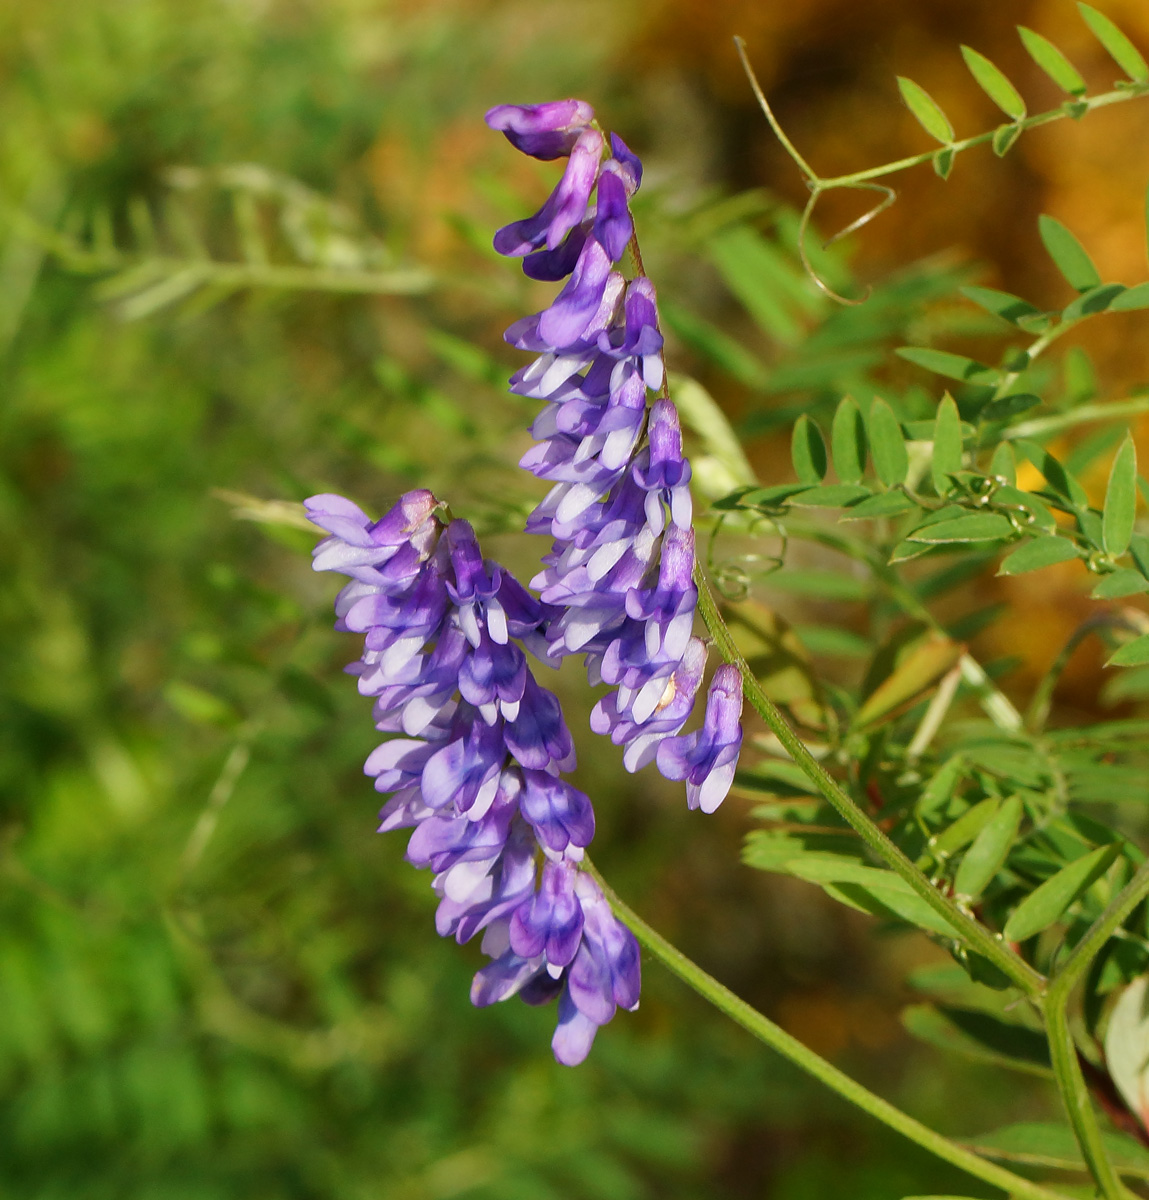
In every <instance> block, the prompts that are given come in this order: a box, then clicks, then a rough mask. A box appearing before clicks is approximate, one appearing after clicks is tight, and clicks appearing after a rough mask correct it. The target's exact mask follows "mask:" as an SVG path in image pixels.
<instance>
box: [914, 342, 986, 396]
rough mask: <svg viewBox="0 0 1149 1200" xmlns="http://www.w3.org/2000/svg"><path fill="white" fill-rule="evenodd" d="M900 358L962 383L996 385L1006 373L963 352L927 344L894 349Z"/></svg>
mask: <svg viewBox="0 0 1149 1200" xmlns="http://www.w3.org/2000/svg"><path fill="white" fill-rule="evenodd" d="M894 353H895V354H897V355H898V357H899V358H904V359H905V360H906V361H907V362H912V363H915V364H916V365H917V366H919V367H925V369H926V370H927V371H933V373H934V374H935V375H944V376H945V377H946V378H947V379H959V380H961V382H962V383H978V384H983V385H985V386H986V387H996V386H997V385H998V384H999V383H1001V381H1002V379H1003V378H1004V375H1003V374H1002V372H1001V371H1000V370H998V368H997V367H987V366H986V365H985V363H980V362H978V361H977V360H976V359H973V358H966V357H965V355H962V354H950V353H949V351H947V350H930V349H929V348H928V347H925V346H900V347H898V349H897V350H895V351H894Z"/></svg>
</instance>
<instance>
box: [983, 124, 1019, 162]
mask: <svg viewBox="0 0 1149 1200" xmlns="http://www.w3.org/2000/svg"><path fill="white" fill-rule="evenodd" d="M1019 137H1021V126H1020V125H1016V124H1010V125H999V126H998V127H997V128H996V129H995V130H994V131H993V137H992V138H991V139H990V145H991V146H992V147H993V152H994V154H996V155H997V156H998V158H1005V156H1006V155H1007V154H1008V153H1009V152H1010V151H1011V150H1012V149H1013V144H1014V142H1016V141H1017V139H1018V138H1019Z"/></svg>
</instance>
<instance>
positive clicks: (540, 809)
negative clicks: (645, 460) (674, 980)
mask: <svg viewBox="0 0 1149 1200" xmlns="http://www.w3.org/2000/svg"><path fill="white" fill-rule="evenodd" d="M608 374H609V373H608ZM603 403H604V404H605V400H604V401H603ZM619 427H620V428H621V426H619ZM595 428H596V429H597V426H596V427H595ZM610 428H614V426H613V425H611V426H610ZM587 436H588V437H589V438H590V439H591V441H592V442H593V441H594V440H595V438H597V437H598V436H599V435H598V433H597V432H588V435H587ZM604 436H606V437H608V438H609V436H610V434H609V432H608V433H606V434H605V435H604ZM584 440H585V439H584ZM308 509H309V512H310V513H311V515H312V517H313V519H314V520H315V522H316V524H317V525H320V526H321V527H322V528H323V529H324V530H326V531H327V532H328V533H329V534H330V536H329V537H327V538H325V539H324V541H323V542H322V543H320V546H319V549H318V551H317V554H316V557H315V567H316V569H317V570H329V571H338V572H340V573H342V574H344V575H349V576H350V577H351V583H349V584H348V585H347V586H346V587H345V588H344V589H343V591H342V592H340V594H339V597H338V599H337V601H336V612H337V614H338V616H339V620H338V622H337V626H338V627H340V628H343V629H348V628H352V627H353V628H354V629H355V630H356V631H359V632H361V633H363V634H364V643H365V650H364V653H363V656H362V658H361V659H360V661H359V662H357V663H354V664H353V665H352V666H351V667H350V668H349V670H350V671H351V673H352V674H354V675H356V676H357V677H358V682H359V689H360V691H361V692H363V693H364V694H365V695H369V696H372V697H373V698H374V703H375V712H374V716H375V722H376V725H377V726H378V728H379V729H381V730H383V731H384V732H387V733H405V734H407V735H408V736H406V737H391V738H389V739H388V740H387V741H385V742H383V744H382V745H381V746H379V747H377V748H376V749H375V750H374V751H372V753H371V755H370V756H369V757H368V759H367V762H366V765H365V767H364V770H365V771H366V773H367V774H368V775H371V776H374V778H375V786H376V788H377V789H378V790H379V791H381V792H390V793H391V798H390V800H388V802H387V803H386V804H385V805H384V806H383V811H382V812H381V813H380V826H379V828H380V830H381V831H388V830H392V829H402V828H408V829H411V830H412V833H411V836H410V839H409V841H408V843H407V858H408V860H409V861H410V862H411V863H412V864H414V865H416V866H420V867H429V868H430V869H431V870H432V871H433V872H435V877H434V880H433V884H432V886H433V888H434V890H435V893H436V894H437V895H438V897H439V906H438V909H437V910H436V913H435V926H436V929H437V930H438V932H439V933H440V934H441V935H442V936H444V937H454V938H455V939H456V940H457V941H459V942H466V941H468V940H469V939H470V938H472V937H474V936H475V934H477V933H480V932H482V933H483V952H484V953H485V954H487V955H488V956H489V957H490V958H491V959H493V960H494V961H492V962H491V963H489V964H488V965H487V966H486V967H484V968H482V970H480V971H479V972H478V973H477V974H476V976H475V979H474V983H473V985H472V988H471V998H472V1000H473V1002H474V1003H475V1004H480V1005H482V1004H492V1003H494V1002H496V1001H498V1000H504V999H507V998H508V997H510V996H513V995H519V996H520V997H521V998H522V999H523V1000H524V1001H525V1002H526V1003H528V1004H545V1003H547V1002H548V1001H550V1000H554V999H556V998H559V997H561V999H560V1024H559V1029H560V1032H559V1034H556V1046H568V1047H574V1046H576V1043H577V1045H578V1046H581V1047H583V1048H582V1049H581V1051H578V1052H576V1050H575V1049H568V1050H562V1052H561V1053H560V1052H559V1051H558V1050H556V1053H557V1054H558V1055H559V1059H560V1061H570V1062H574V1061H581V1059H580V1054H581V1056H583V1057H585V1053H586V1051H587V1050H589V1048H590V1043H591V1041H592V1040H593V1037H594V1032H595V1031H596V1030H597V1029H598V1026H599V1025H600V1024H602V1022H603V1020H605V1019H607V1016H606V1008H607V1004H606V1000H605V997H606V995H607V990H606V989H607V988H608V985H609V987H611V988H613V986H614V984H613V982H611V981H612V980H613V978H614V976H613V975H612V972H615V971H616V969H618V970H621V969H622V968H616V965H615V964H616V960H618V961H619V962H621V961H622V960H621V959H620V958H619V953H618V950H617V947H615V949H614V950H613V951H612V950H611V949H610V948H609V946H607V942H609V939H610V937H611V936H613V937H614V939H615V942H617V941H618V937H619V935H618V934H617V931H615V932H614V933H611V928H612V927H610V926H605V925H604V923H603V922H604V918H603V916H602V913H601V912H598V913H597V915H595V916H594V919H593V921H592V922H590V923H589V924H588V922H587V920H586V918H585V915H584V912H585V905H586V904H588V903H589V904H590V905H591V908H592V909H593V908H594V897H595V896H597V894H598V892H597V889H592V890H591V891H589V892H588V891H587V889H586V888H585V887H584V886H583V885H582V883H581V879H582V875H581V871H580V869H579V863H580V862H581V861H582V858H583V847H585V846H586V845H588V844H589V842H590V840H591V838H592V837H593V836H594V810H593V808H592V807H591V803H590V800H589V799H588V798H587V797H586V796H585V795H584V794H583V793H582V792H580V791H578V790H577V789H576V788H574V787H572V786H571V785H570V784H569V783H567V781H566V780H564V779H563V778H562V777H561V772H563V771H565V770H568V769H569V768H571V767H573V765H574V743H573V742H572V740H571V736H570V731H569V730H568V729H567V727H566V723H565V722H564V720H563V716H562V711H561V709H560V707H559V703H558V700H557V699H556V698H555V697H554V696H553V695H552V694H551V693H550V692H549V691H547V690H546V689H545V688H542V687H540V686H539V685H538V683H537V682H536V681H535V678H534V675H533V674H532V672H531V669H530V667H529V666H528V665H527V659H526V655H525V654H524V653H523V650H524V647H525V648H526V649H529V650H531V651H532V652H533V653H535V654H536V655H540V656H545V655H547V654H548V652H549V650H550V643H549V641H548V630H549V627H550V626H551V624H552V623H554V622H555V621H556V620H557V618H558V617H559V615H560V613H559V610H557V609H555V608H554V607H552V606H550V605H546V604H543V603H541V602H540V601H539V600H536V599H535V597H534V596H532V595H531V594H530V593H529V592H528V591H527V590H526V589H525V588H524V587H523V585H522V584H521V583H519V582H518V580H516V579H515V578H514V577H513V576H512V575H510V574H509V573H508V572H507V571H505V570H504V569H503V568H502V567H500V566H499V565H498V564H497V563H493V562H490V561H489V560H487V559H484V558H483V555H482V551H481V550H480V548H479V544H478V542H477V541H476V539H475V533H474V530H473V529H472V528H471V527H470V525H468V524H467V523H466V522H465V521H452V522H450V523H446V522H445V520H444V517H443V513H444V510H443V509H442V508H441V506H440V505H439V503H438V501H436V500H435V498H434V496H432V495H431V493H430V492H410V493H408V494H407V495H406V496H404V497H402V498H401V499H400V501H399V503H398V504H396V505H395V507H394V508H392V509H391V510H390V512H388V513H387V514H386V516H384V517H383V519H382V520H380V521H377V522H374V523H372V521H371V520H370V518H369V517H368V516H367V515H366V514H365V513H364V512H363V511H362V510H361V509H360V508H359V507H358V506H356V505H354V504H352V503H351V502H350V501H349V500H344V499H343V498H342V497H339V496H330V495H325V496H317V497H314V498H313V499H312V500H311V501H309V502H308ZM540 860H541V861H542V862H543V864H544V865H543V870H542V879H541V881H540V880H539V870H538V864H539V861H540ZM608 914H609V910H608ZM612 919H613V918H612ZM619 928H621V926H620V927H619ZM604 929H605V930H606V933H604ZM588 930H589V932H586V931H588ZM627 936H629V935H627ZM604 938H606V941H604ZM624 941H625V939H624ZM620 944H621V943H620ZM610 945H611V946H613V945H614V943H610ZM604 947H606V948H604ZM612 953H613V954H614V958H612V957H611V954H612ZM623 957H625V956H623ZM577 963H582V965H581V966H579V967H578V968H577V970H576V964H577ZM604 964H606V965H605V967H604ZM604 972H605V973H604ZM624 973H625V972H624ZM628 978H629V976H628ZM635 978H637V976H636V977H635ZM595 980H597V981H598V982H597V984H595V982H594V981H595ZM596 986H597V987H598V993H594V988H595V987H596ZM580 989H581V991H580ZM592 994H597V996H598V999H597V1001H594V1002H592V1001H591V1000H588V999H587V997H588V996H591V995H592ZM610 994H611V995H612V996H613V995H614V992H613V991H611V993H610ZM627 994H629V993H627ZM576 995H581V996H583V1000H582V1003H583V1005H584V1007H589V1008H591V1009H592V1010H593V1013H594V1016H595V1018H596V1020H595V1021H591V1023H590V1025H589V1026H588V1025H586V1020H589V1018H585V1019H584V1017H583V1016H580V1015H579V1010H578V1008H577V1004H576V1001H575V1000H572V996H576ZM615 1003H622V1001H618V1000H615ZM572 1005H574V1006H575V1007H574V1008H573V1009H572ZM568 1010H571V1011H573V1013H574V1015H571V1011H568ZM610 1011H611V1012H613V1011H614V1010H613V1006H611V1007H610Z"/></svg>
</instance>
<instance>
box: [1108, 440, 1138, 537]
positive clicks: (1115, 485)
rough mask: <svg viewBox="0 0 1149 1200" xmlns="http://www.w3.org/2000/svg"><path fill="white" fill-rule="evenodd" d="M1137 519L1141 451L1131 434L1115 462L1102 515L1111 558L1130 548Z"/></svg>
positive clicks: (1122, 445) (1122, 444)
mask: <svg viewBox="0 0 1149 1200" xmlns="http://www.w3.org/2000/svg"><path fill="white" fill-rule="evenodd" d="M1136 515H1137V450H1136V447H1135V446H1134V445H1133V437H1132V435H1131V434H1128V433H1127V434H1126V435H1125V440H1124V441H1123V442H1122V443H1121V449H1120V450H1118V451H1117V454H1116V455H1115V456H1114V459H1113V467H1112V468H1111V470H1110V472H1109V486H1108V488H1106V491H1105V507H1104V509H1103V510H1102V513H1101V537H1102V541H1103V543H1104V546H1105V552H1106V553H1107V554H1111V555H1113V556H1114V557H1116V556H1117V555H1119V554H1124V553H1125V551H1126V550H1127V549H1128V548H1129V539H1130V538H1131V537H1132V536H1133V520H1134V518H1135V516H1136Z"/></svg>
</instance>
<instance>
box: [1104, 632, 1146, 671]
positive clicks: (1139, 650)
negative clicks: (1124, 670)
mask: <svg viewBox="0 0 1149 1200" xmlns="http://www.w3.org/2000/svg"><path fill="white" fill-rule="evenodd" d="M1146 663H1149V633H1143V634H1142V635H1141V636H1140V637H1139V638H1134V639H1133V641H1131V642H1126V643H1125V645H1124V646H1122V647H1121V649H1120V650H1118V651H1117V653H1116V654H1113V655H1110V657H1109V661H1108V662H1107V663H1106V664H1105V665H1106V666H1107V667H1142V666H1144V665H1145V664H1146Z"/></svg>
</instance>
